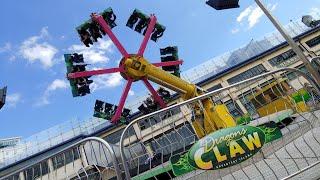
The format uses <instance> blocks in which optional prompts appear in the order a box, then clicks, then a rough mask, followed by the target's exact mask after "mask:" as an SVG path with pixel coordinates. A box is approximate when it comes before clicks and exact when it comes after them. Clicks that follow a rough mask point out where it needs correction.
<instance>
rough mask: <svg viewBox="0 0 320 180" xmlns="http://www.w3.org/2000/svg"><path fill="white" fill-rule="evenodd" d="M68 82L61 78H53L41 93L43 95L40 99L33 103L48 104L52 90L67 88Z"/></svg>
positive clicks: (38, 104) (37, 104)
mask: <svg viewBox="0 0 320 180" xmlns="http://www.w3.org/2000/svg"><path fill="white" fill-rule="evenodd" d="M67 88H68V83H67V82H66V81H65V80H62V79H55V80H54V81H53V82H52V83H51V84H49V86H48V87H47V89H46V90H45V92H44V93H43V96H42V97H41V98H40V100H39V101H38V102H37V103H36V104H35V105H36V106H44V105H48V104H50V100H49V98H50V96H51V95H52V94H53V92H54V91H57V90H61V89H67Z"/></svg>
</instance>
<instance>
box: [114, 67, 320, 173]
mask: <svg viewBox="0 0 320 180" xmlns="http://www.w3.org/2000/svg"><path fill="white" fill-rule="evenodd" d="M283 71H290V72H295V73H297V74H299V75H301V76H303V77H304V78H306V79H307V80H308V81H309V82H310V83H311V85H312V86H314V87H315V88H316V90H317V93H318V94H319V95H320V86H319V85H318V84H317V83H316V82H315V80H314V79H313V78H312V77H311V76H309V75H308V74H305V73H304V72H302V71H301V70H298V69H295V68H288V67H286V68H280V69H277V70H274V71H269V72H266V73H264V74H261V75H258V76H255V77H252V78H249V79H246V80H244V81H240V82H237V83H235V84H232V85H230V86H227V87H223V88H220V89H217V90H214V91H211V92H208V93H206V94H202V95H200V96H197V97H195V98H192V99H189V100H186V101H183V102H181V103H178V104H175V105H172V106H169V107H166V108H163V109H161V110H158V111H155V112H152V113H150V114H147V115H144V116H141V117H139V118H137V119H135V120H133V121H131V122H130V123H129V124H128V125H127V126H126V128H125V129H124V131H123V132H122V134H121V138H120V155H121V159H122V162H123V168H124V171H125V176H126V179H131V177H130V171H129V168H128V166H127V159H126V157H125V153H124V138H125V137H124V136H125V133H126V132H127V131H128V129H129V127H131V126H132V125H133V124H135V123H137V122H139V121H140V120H142V119H145V118H148V117H151V116H153V115H156V114H159V113H162V112H165V111H167V110H170V109H174V108H176V107H180V106H183V105H185V104H188V103H193V102H197V101H199V100H200V99H204V98H209V97H210V96H212V95H213V94H216V93H219V92H221V91H224V90H226V89H230V88H233V87H236V86H238V85H240V84H243V83H246V82H250V81H253V80H256V79H260V78H262V77H265V76H268V75H272V74H275V73H279V72H283Z"/></svg>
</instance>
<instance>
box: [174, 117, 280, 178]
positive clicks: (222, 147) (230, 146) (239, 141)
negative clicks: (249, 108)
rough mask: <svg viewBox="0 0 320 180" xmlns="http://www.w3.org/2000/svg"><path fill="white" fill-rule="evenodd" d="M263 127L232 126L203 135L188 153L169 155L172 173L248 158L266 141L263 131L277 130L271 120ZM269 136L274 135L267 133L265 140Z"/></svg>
mask: <svg viewBox="0 0 320 180" xmlns="http://www.w3.org/2000/svg"><path fill="white" fill-rule="evenodd" d="M263 127H265V129H264V130H262V129H260V128H257V127H253V126H236V127H231V128H226V129H221V130H219V131H216V132H213V133H211V134H209V135H207V136H206V137H204V138H202V139H200V140H199V141H198V142H197V143H195V144H194V145H193V146H192V147H191V148H190V150H189V152H188V153H186V154H183V155H176V156H173V157H171V159H170V161H171V165H172V170H173V173H174V175H175V176H180V175H182V174H185V173H188V172H191V171H193V170H195V169H203V170H215V169H222V168H226V167H230V166H233V165H236V164H239V163H241V162H243V161H245V160H247V159H249V158H250V157H252V156H253V155H254V154H256V153H257V152H258V151H259V150H260V149H261V148H262V146H263V145H264V144H265V143H266V135H265V133H264V131H265V132H268V133H271V130H272V131H274V132H277V133H279V132H280V134H281V131H280V129H279V128H277V126H276V124H275V123H274V124H272V125H270V124H268V125H267V126H263ZM270 128H271V129H270ZM273 128H276V129H273ZM278 135H279V134H278ZM276 137H279V136H276ZM280 137H281V136H280ZM273 138H275V136H270V137H269V138H268V142H270V141H271V140H272V139H273ZM269 140H270V141H269Z"/></svg>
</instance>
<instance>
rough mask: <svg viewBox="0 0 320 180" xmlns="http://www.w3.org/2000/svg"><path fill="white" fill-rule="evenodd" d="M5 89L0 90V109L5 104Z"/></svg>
mask: <svg viewBox="0 0 320 180" xmlns="http://www.w3.org/2000/svg"><path fill="white" fill-rule="evenodd" d="M6 95H7V87H4V88H2V89H0V109H1V108H2V107H3V106H4V104H5V103H6Z"/></svg>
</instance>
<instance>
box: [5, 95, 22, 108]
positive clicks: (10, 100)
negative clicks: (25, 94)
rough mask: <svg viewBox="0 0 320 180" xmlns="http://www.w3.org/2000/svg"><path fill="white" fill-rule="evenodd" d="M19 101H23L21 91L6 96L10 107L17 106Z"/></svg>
mask: <svg viewBox="0 0 320 180" xmlns="http://www.w3.org/2000/svg"><path fill="white" fill-rule="evenodd" d="M19 102H21V94H19V93H14V94H9V95H7V97H6V103H7V104H8V106H9V107H16V105H17V104H18V103H19Z"/></svg>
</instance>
